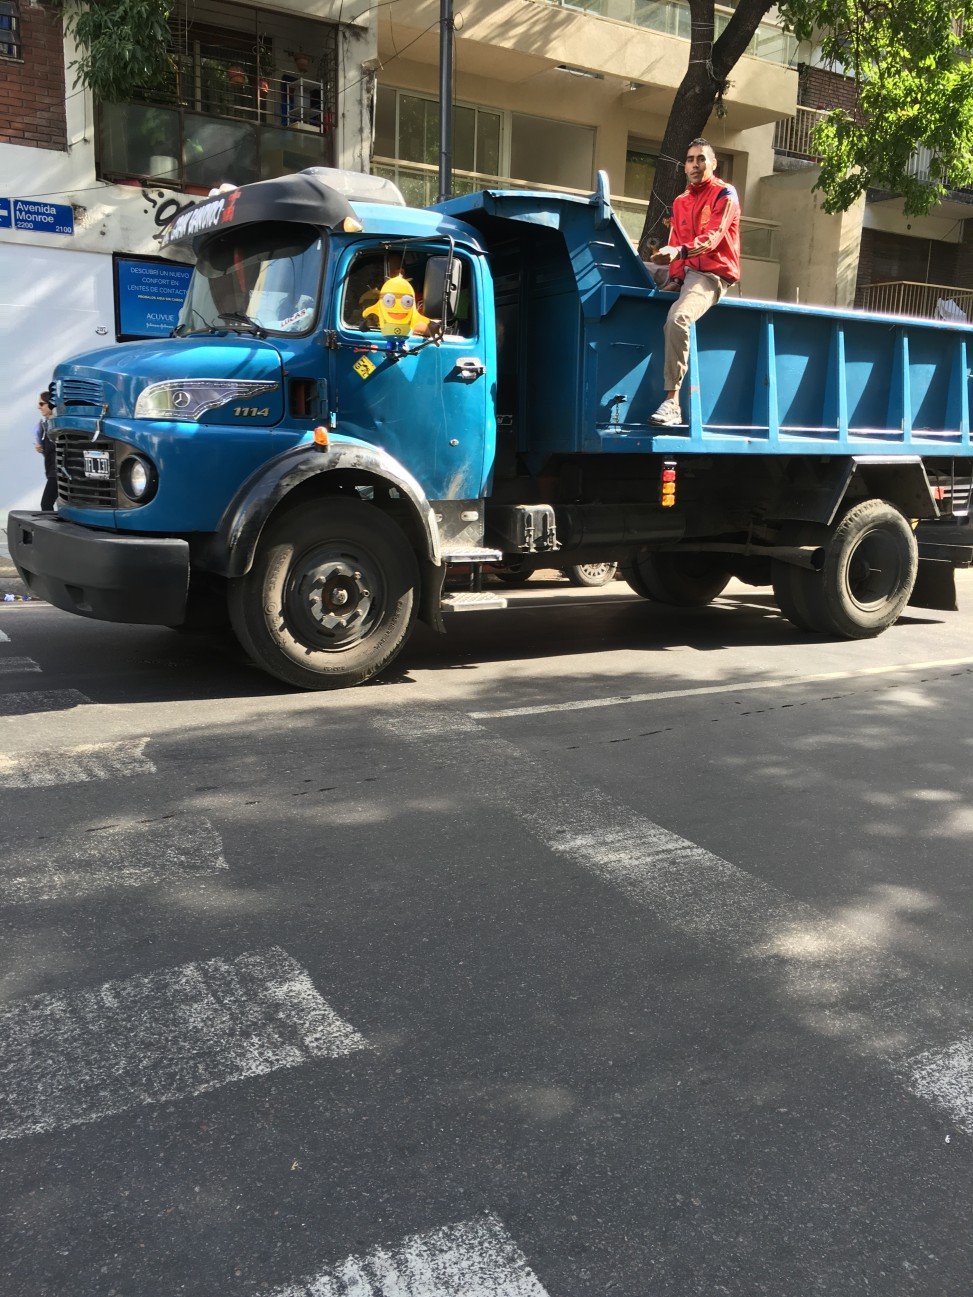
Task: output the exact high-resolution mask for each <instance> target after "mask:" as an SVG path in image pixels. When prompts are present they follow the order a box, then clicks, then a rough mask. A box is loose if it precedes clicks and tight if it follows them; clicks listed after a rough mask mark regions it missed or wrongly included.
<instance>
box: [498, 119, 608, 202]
mask: <svg viewBox="0 0 973 1297" xmlns="http://www.w3.org/2000/svg"><path fill="white" fill-rule="evenodd" d="M510 137H511V138H510V174H511V176H513V177H515V178H516V179H517V180H534V181H538V182H539V183H541V184H545V185H557V186H559V187H563V188H565V189H582V190H588V189H590V188H591V178H592V166H593V163H594V153H595V132H594V130H593V129H592V128H591V127H590V126H573V125H571V124H570V123H568V122H558V121H554V120H552V119H551V118H549V117H528V116H527V115H526V114H525V113H512V114H511V120H510Z"/></svg>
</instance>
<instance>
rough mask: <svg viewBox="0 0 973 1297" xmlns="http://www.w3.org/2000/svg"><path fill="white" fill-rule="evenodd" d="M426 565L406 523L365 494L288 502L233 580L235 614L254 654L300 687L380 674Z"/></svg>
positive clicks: (411, 610)
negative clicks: (369, 501) (364, 497)
mask: <svg viewBox="0 0 973 1297" xmlns="http://www.w3.org/2000/svg"><path fill="white" fill-rule="evenodd" d="M418 584H419V569H418V566H417V564H416V559H415V555H414V554H413V552H412V549H411V547H410V545H409V542H408V540H407V539H406V537H405V535H404V533H403V532H402V530H401V528H399V527H398V526H397V525H396V524H395V523H394V522H393V521H392V520H391V519H390V518H388V517H387V516H386V515H385V514H384V513H382V511H381V510H380V509H376V508H375V507H374V506H373V505H370V504H366V503H364V502H363V501H361V500H344V499H336V498H331V497H329V498H327V499H323V500H314V501H308V502H307V503H305V504H301V505H297V506H296V507H295V508H293V509H289V510H288V511H287V512H286V513H284V514H283V515H282V516H281V517H280V518H278V519H277V520H276V521H274V522H272V523H271V525H270V527H269V528H268V531H267V533H266V535H265V536H263V537H261V540H260V544H259V546H258V548H257V553H256V556H255V558H254V561H253V566H252V567H251V569H250V571H249V572H248V573H247V574H246V576H243V577H240V578H239V579H237V580H235V581H232V582H231V583H230V589H229V597H228V603H229V610H230V621H231V623H232V625H233V630H234V632H235V633H236V636H237V639H238V640H239V641H240V644H241V645H242V646H243V649H244V650H245V652H246V653H248V654H249V656H250V657H251V658H252V659H253V660H254V662H255V663H256V664H257V665H258V666H260V667H262V668H263V669H264V670H265V671H267V672H269V673H270V674H271V675H272V676H276V677H277V679H278V680H283V681H284V682H285V683H286V684H289V685H295V686H297V688H299V689H339V688H342V687H344V686H346V685H357V684H361V683H362V682H363V681H365V680H368V679H369V678H370V677H371V676H374V675H376V674H377V673H378V672H379V671H381V670H382V669H383V667H386V666H388V664H389V663H390V662H391V661H392V659H393V658H394V657H395V656H396V654H397V653H398V652H399V650H400V649H401V648H402V646H403V644H404V643H405V641H406V640H407V639H408V637H409V634H410V632H411V630H412V627H413V625H414V623H415V618H416V610H417V607H418V599H417V589H418Z"/></svg>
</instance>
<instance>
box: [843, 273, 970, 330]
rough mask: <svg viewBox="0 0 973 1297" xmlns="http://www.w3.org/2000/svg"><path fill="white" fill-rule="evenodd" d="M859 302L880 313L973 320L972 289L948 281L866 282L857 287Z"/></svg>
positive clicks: (867, 309) (935, 318) (930, 318)
mask: <svg viewBox="0 0 973 1297" xmlns="http://www.w3.org/2000/svg"><path fill="white" fill-rule="evenodd" d="M858 304H859V306H860V307H861V308H862V310H864V311H876V312H878V313H879V314H881V315H908V316H913V317H917V318H919V319H923V320H946V321H948V322H949V323H950V324H964V323H967V322H969V321H970V320H973V289H967V288H955V287H952V286H950V285H949V284H918V283H913V282H910V281H909V280H904V279H895V280H888V281H886V282H885V283H881V284H865V285H864V286H863V287H862V288H859V290H858Z"/></svg>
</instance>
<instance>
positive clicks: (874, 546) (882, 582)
mask: <svg viewBox="0 0 973 1297" xmlns="http://www.w3.org/2000/svg"><path fill="white" fill-rule="evenodd" d="M902 574H903V564H902V553H901V547H900V546H899V545H898V544H897V543H896V537H895V536H894V535H892V533H891V532H888V531H885V530H883V529H879V528H876V529H875V530H874V531H868V532H866V533H865V534H864V536H862V538H861V539H860V540H859V542H858V544H857V545H856V546H855V548H854V549H853V550H852V551H851V554H850V555H849V556H848V570H847V577H846V580H847V584H848V593H849V595H850V597H851V600H852V602H853V603H854V604H855V606H856V607H858V608H860V609H861V610H862V612H876V611H878V610H879V609H881V608H884V607H885V606H886V605H887V604H888V603H889V601H890V600H892V599H894V598H895V596H896V595H897V594H898V593H899V592H900V590H901V588H902Z"/></svg>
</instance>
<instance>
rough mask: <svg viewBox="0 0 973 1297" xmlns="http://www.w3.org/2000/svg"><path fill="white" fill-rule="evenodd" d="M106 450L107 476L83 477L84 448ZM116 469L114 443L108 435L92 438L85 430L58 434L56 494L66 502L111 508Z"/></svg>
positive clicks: (112, 505) (114, 494) (97, 507)
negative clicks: (94, 439) (93, 439)
mask: <svg viewBox="0 0 973 1297" xmlns="http://www.w3.org/2000/svg"><path fill="white" fill-rule="evenodd" d="M86 450H87V451H101V452H102V453H105V452H107V454H108V477H85V472H84V452H85V451H86ZM117 480H118V471H117V464H116V456H115V443H114V442H113V441H111V440H109V439H108V438H107V437H99V438H98V440H97V441H92V439H91V437H90V435H89V434H88V433H86V432H59V433H58V434H57V494H58V499H60V500H63V501H64V503H65V504H80V505H86V506H87V507H88V508H89V509H92V508H93V509H114V508H115V502H116V490H115V487H116V483H117Z"/></svg>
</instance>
